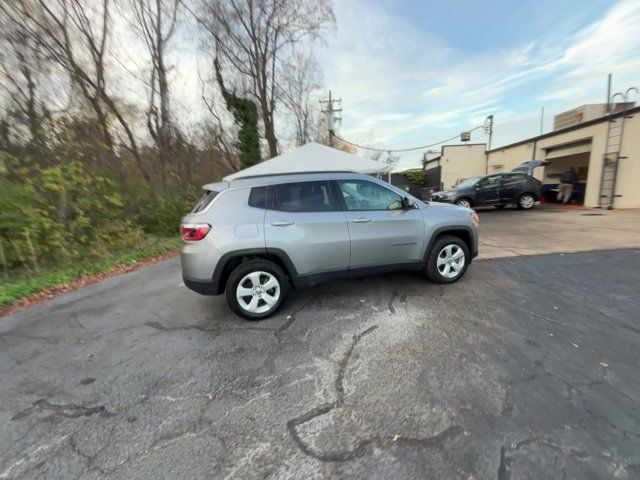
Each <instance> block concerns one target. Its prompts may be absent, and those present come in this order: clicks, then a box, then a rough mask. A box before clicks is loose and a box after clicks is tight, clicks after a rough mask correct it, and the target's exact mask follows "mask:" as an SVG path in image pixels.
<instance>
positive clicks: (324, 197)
mask: <svg viewBox="0 0 640 480" xmlns="http://www.w3.org/2000/svg"><path fill="white" fill-rule="evenodd" d="M270 190H271V193H270V195H271V196H272V200H271V201H270V202H269V203H271V202H273V209H274V210H281V211H283V212H329V211H331V210H338V209H337V208H335V205H334V202H333V199H332V198H331V189H330V188H329V182H297V183H283V184H280V185H273V186H272V187H271V188H270Z"/></svg>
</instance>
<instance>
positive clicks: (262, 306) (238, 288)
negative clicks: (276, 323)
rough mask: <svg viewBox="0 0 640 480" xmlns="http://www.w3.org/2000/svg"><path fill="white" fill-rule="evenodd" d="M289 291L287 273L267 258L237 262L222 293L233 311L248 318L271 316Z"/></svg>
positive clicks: (256, 318) (258, 318) (257, 318)
mask: <svg viewBox="0 0 640 480" xmlns="http://www.w3.org/2000/svg"><path fill="white" fill-rule="evenodd" d="M288 290H289V278H288V277H287V274H286V273H285V272H284V271H283V270H282V269H281V268H280V267H279V266H278V265H276V264H275V263H273V262H270V261H268V260H261V259H258V260H251V261H248V262H245V263H241V264H240V265H238V266H237V267H236V268H235V270H234V271H233V272H231V275H229V279H228V280H227V286H226V292H225V293H226V296H227V302H228V303H229V307H231V310H233V312H234V313H236V314H237V315H240V316H241V317H244V318H246V319H249V320H262V319H263V318H267V317H269V316H270V315H273V314H274V313H275V312H276V311H277V310H278V309H279V308H280V305H281V304H282V301H283V300H284V297H285V296H286V294H287V293H288Z"/></svg>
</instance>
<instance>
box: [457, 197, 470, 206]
mask: <svg viewBox="0 0 640 480" xmlns="http://www.w3.org/2000/svg"><path fill="white" fill-rule="evenodd" d="M464 202H467V203H468V204H469V208H471V207H473V202H472V201H471V199H470V198H468V197H462V198H459V199H458V200H456V205H458V206H460V207H462V206H466V205H461V204H462V203H464Z"/></svg>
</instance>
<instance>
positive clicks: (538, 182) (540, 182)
mask: <svg viewBox="0 0 640 480" xmlns="http://www.w3.org/2000/svg"><path fill="white" fill-rule="evenodd" d="M534 180H535V181H536V183H537V184H538V186H541V185H542V181H541V180H538V179H537V178H534Z"/></svg>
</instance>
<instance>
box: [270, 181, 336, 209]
mask: <svg viewBox="0 0 640 480" xmlns="http://www.w3.org/2000/svg"><path fill="white" fill-rule="evenodd" d="M301 183H324V184H326V186H327V194H328V195H329V206H330V208H329V209H328V210H297V211H294V210H280V209H279V208H276V193H275V191H276V187H280V186H283V185H299V184H301ZM331 183H332V180H302V181H299V182H286V183H274V184H271V185H269V187H268V188H267V210H273V211H274V212H286V213H327V212H340V211H342V209H341V205H340V204H339V201H336V197H335V193H334V192H333V189H332V186H331Z"/></svg>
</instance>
